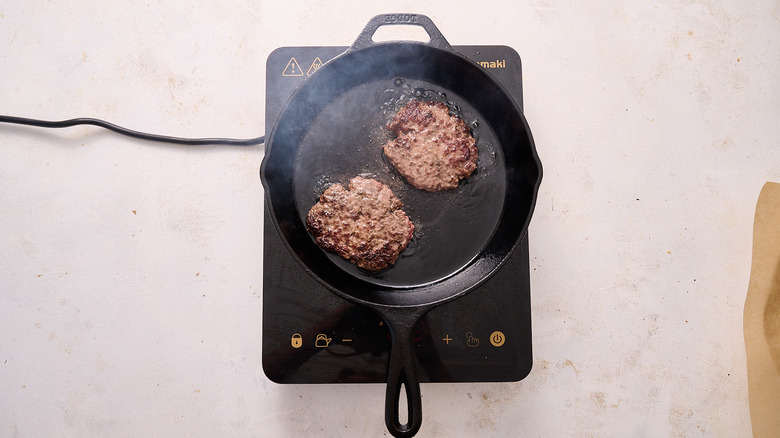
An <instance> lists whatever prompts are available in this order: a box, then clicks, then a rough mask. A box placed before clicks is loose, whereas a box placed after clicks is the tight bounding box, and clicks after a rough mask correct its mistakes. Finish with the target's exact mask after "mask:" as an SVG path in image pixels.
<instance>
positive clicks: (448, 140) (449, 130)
mask: <svg viewBox="0 0 780 438" xmlns="http://www.w3.org/2000/svg"><path fill="white" fill-rule="evenodd" d="M387 129H389V130H390V131H392V132H394V133H395V135H396V138H395V139H394V140H391V141H389V142H387V143H386V144H385V146H384V152H385V156H386V157H387V159H388V160H389V161H390V163H391V164H392V165H393V166H394V167H395V168H396V169H397V170H398V172H399V173H400V174H401V175H403V177H404V178H405V179H406V180H407V181H408V182H409V184H411V185H413V186H415V187H417V188H418V189H421V190H427V191H429V192H435V191H439V190H445V189H452V188H455V187H457V186H458V183H459V182H460V180H461V179H465V178H468V177H469V176H471V174H472V173H474V170H475V169H476V168H477V159H478V155H479V154H478V151H477V148H476V146H475V144H476V141H475V140H474V137H472V136H471V132H470V131H469V128H468V126H466V123H465V122H463V120H461V119H459V118H457V117H455V116H451V115H450V114H449V110H448V109H447V106H446V105H444V104H443V103H441V102H421V101H419V100H412V101H411V102H409V103H408V104H406V106H404V107H403V108H401V110H400V111H399V112H398V113H397V114H396V115H395V117H393V120H391V121H390V123H388V125H387Z"/></svg>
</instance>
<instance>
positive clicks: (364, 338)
mask: <svg viewBox="0 0 780 438" xmlns="http://www.w3.org/2000/svg"><path fill="white" fill-rule="evenodd" d="M454 48H455V50H457V51H459V52H460V53H462V54H464V55H465V56H468V57H469V58H471V59H473V60H474V61H476V62H477V63H479V64H480V65H481V66H482V67H483V68H485V69H487V70H488V71H489V72H490V73H492V74H493V76H494V77H495V78H496V79H498V80H499V81H500V82H501V83H502V84H503V85H504V86H505V87H506V88H507V90H508V91H509V92H510V94H512V95H513V96H514V97H515V100H516V101H517V102H518V104H520V105H521V107H522V78H521V65H520V57H519V55H518V54H517V52H515V51H514V50H513V49H511V48H509V47H506V46H455V47H454ZM346 49H347V47H283V48H280V49H277V50H275V51H274V52H273V53H271V55H270V56H269V57H268V60H267V63H266V75H267V76H266V82H267V86H266V127H267V128H266V129H268V127H271V126H273V124H274V122H275V121H276V118H277V117H278V115H279V114H280V112H281V110H282V108H283V107H284V104H285V102H287V100H288V99H289V97H290V96H291V95H292V93H293V92H294V91H295V89H296V88H297V87H298V86H299V85H300V84H301V83H302V82H303V81H305V80H306V78H307V77H308V76H311V75H312V74H313V73H314V72H315V71H316V70H317V69H319V68H321V67H322V65H323V64H325V63H326V62H327V61H328V60H330V59H332V58H333V57H335V56H338V55H339V54H341V53H343V52H344V51H345V50H346ZM264 226H265V234H264V261H263V346H262V349H263V369H264V371H265V373H266V375H267V376H268V378H270V379H271V380H273V381H274V382H277V383H361V382H362V383H381V382H385V380H386V378H385V373H386V368H387V359H388V353H389V351H390V336H389V333H388V331H387V328H386V327H385V326H384V324H383V322H382V320H381V319H380V318H379V316H378V315H376V314H375V313H374V312H373V311H371V310H368V309H365V308H363V307H360V306H357V305H355V304H352V303H351V302H349V301H346V300H344V299H342V298H340V297H339V296H337V295H335V294H334V293H333V292H331V291H330V290H328V289H327V288H325V287H324V286H323V285H321V284H320V283H319V282H317V281H316V280H315V279H314V278H312V277H311V276H310V275H309V274H308V273H307V272H306V271H305V270H304V269H303V268H302V267H301V266H300V265H299V264H298V262H297V261H296V260H295V259H294V257H293V256H292V255H291V254H290V252H289V251H288V249H287V248H286V247H285V245H284V243H283V242H282V241H281V239H280V237H279V235H278V234H277V232H276V230H275V229H274V226H273V222H272V220H271V217H270V215H269V212H268V207H267V205H266V207H265V224H264ZM518 226H520V224H518ZM414 343H415V352H416V356H417V361H418V372H419V378H420V381H421V382H511V381H517V380H521V379H523V378H524V377H525V376H527V375H528V373H529V372H530V371H531V366H532V356H531V307H530V286H529V256H528V240H527V235H526V236H525V237H524V238H523V241H522V242H521V243H520V245H519V246H518V248H517V250H516V251H515V253H514V254H513V255H512V256H511V258H510V259H509V260H508V261H507V263H506V264H505V265H504V266H503V267H502V268H501V269H500V270H499V271H498V272H497V273H496V274H495V275H494V276H493V277H491V278H490V279H489V280H488V281H486V282H485V283H484V284H483V285H482V286H480V287H479V288H477V289H475V290H474V291H472V292H471V293H468V294H466V295H465V296H463V297H461V298H459V299H456V300H454V301H451V302H449V303H446V304H444V305H441V306H438V307H436V308H434V309H433V310H431V311H430V312H429V313H428V314H427V315H426V316H424V317H423V318H422V319H421V320H420V322H419V323H418V324H417V326H416V327H415V332H414Z"/></svg>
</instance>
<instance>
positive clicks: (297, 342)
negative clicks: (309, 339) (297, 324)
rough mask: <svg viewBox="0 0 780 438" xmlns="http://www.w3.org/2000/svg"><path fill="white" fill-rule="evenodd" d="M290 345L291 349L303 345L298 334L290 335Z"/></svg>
mask: <svg viewBox="0 0 780 438" xmlns="http://www.w3.org/2000/svg"><path fill="white" fill-rule="evenodd" d="M290 345H292V347H293V348H301V345H303V338H302V337H301V334H300V333H294V334H293V335H292V338H290Z"/></svg>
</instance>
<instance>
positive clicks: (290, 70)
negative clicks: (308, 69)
mask: <svg viewBox="0 0 780 438" xmlns="http://www.w3.org/2000/svg"><path fill="white" fill-rule="evenodd" d="M282 76H303V70H302V69H301V66H300V65H298V61H296V60H295V58H290V61H289V62H287V66H286V67H285V68H284V71H283V72H282Z"/></svg>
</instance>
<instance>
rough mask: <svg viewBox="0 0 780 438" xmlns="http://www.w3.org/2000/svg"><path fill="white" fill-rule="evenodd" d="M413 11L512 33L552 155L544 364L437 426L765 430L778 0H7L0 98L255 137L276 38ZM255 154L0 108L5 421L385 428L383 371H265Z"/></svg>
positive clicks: (466, 388)
mask: <svg viewBox="0 0 780 438" xmlns="http://www.w3.org/2000/svg"><path fill="white" fill-rule="evenodd" d="M396 11H415V12H420V13H425V14H427V15H429V16H430V17H431V18H432V19H433V20H434V22H435V23H436V24H437V25H438V26H439V28H440V30H441V32H442V33H443V34H444V36H445V37H446V38H448V40H449V41H450V42H451V43H452V44H502V45H508V46H511V47H513V48H514V49H515V50H517V51H518V52H519V53H520V55H521V57H522V59H523V62H524V65H523V69H524V80H525V98H526V100H525V105H526V115H527V118H528V120H529V123H530V125H531V127H532V130H533V133H534V136H535V139H536V142H537V145H538V149H539V154H540V156H541V159H542V162H543V164H544V168H545V175H544V180H543V183H542V188H541V192H540V196H539V200H538V204H537V210H536V213H535V216H534V218H533V221H532V224H531V227H530V245H531V248H530V252H531V269H532V271H531V273H532V274H531V275H532V277H531V285H532V305H533V330H534V346H533V348H534V361H535V364H534V369H533V371H532V372H531V374H530V375H529V376H528V377H527V378H526V379H525V380H523V381H522V382H519V383H511V384H458V385H449V384H437V385H423V387H422V391H423V401H424V415H425V418H424V423H423V428H422V430H421V433H420V435H419V436H422V437H425V436H428V437H433V436H475V437H476V436H481V437H492V436H530V437H559V436H597V437H609V436H686V437H690V436H723V437H745V436H750V433H751V425H750V416H749V410H748V391H747V376H746V364H745V346H744V341H743V335H742V310H743V303H744V301H745V294H746V290H747V285H748V280H749V274H750V265H751V241H752V240H751V239H752V223H753V212H754V209H755V205H756V200H757V197H758V193H759V190H760V189H761V187H762V185H763V184H764V182H765V181H767V180H775V181H778V180H780V165H779V164H778V163H780V144H778V143H779V140H778V138H780V111H779V110H780V90H779V89H778V86H777V78H778V77H779V76H780V53H779V49H780V9H779V7H778V3H777V2H776V1H772V0H764V1H747V2H730V1H714V0H713V1H701V2H689V1H682V2H681V1H659V2H644V1H631V2H624V1H607V2H591V1H575V2H564V1H556V0H531V1H522V2H514V1H512V2H510V1H505V2H492V3H491V2H488V3H480V5H479V6H476V4H475V3H474V2H466V1H460V0H457V1H456V0H453V1H447V2H442V1H429V2H412V1H400V2H394V3H393V5H392V6H388V4H387V2H360V3H353V2H346V1H339V0H331V1H285V2H267V1H259V0H255V1H241V0H239V1H232V0H227V1H223V2H210V3H208V2H207V3H204V4H193V3H190V2H180V1H169V2H157V1H149V2H105V1H92V0H86V1H80V2H71V1H62V0H53V1H38V0H32V1H24V2H4V3H3V4H2V5H0V72H1V73H0V75H2V80H1V81H0V112H2V113H3V114H11V115H19V116H30V117H39V118H52V119H62V118H69V117H75V116H94V117H100V118H105V119H108V120H110V121H113V122H115V123H118V124H122V125H126V126H129V127H132V128H135V129H139V130H146V131H151V132H156V133H162V134H170V135H181V136H233V137H252V136H256V135H259V134H262V133H264V132H265V131H266V130H267V129H268V127H266V126H263V120H264V115H265V114H264V87H265V60H266V57H267V56H268V54H269V53H270V52H271V51H272V50H273V49H275V48H277V47H280V46H292V45H348V44H350V43H351V42H352V41H353V40H354V38H355V37H356V36H357V34H358V33H359V32H360V30H361V29H362V28H363V26H364V24H365V23H366V22H367V20H368V19H369V18H370V17H372V16H373V15H375V14H378V13H382V12H396ZM261 159H262V148H254V149H240V148H231V147H204V148H186V147H177V146H168V145H159V144H150V143H145V142H141V141H137V140H133V139H129V138H123V137H119V136H117V135H115V134H112V133H109V132H104V131H101V130H97V129H95V128H89V127H79V128H72V129H68V130H65V131H56V132H54V131H42V130H36V129H30V128H23V127H9V126H0V247H1V248H2V251H0V436H21V437H40V436H203V437H213V436H231V437H243V436H247V437H248V436H263V437H265V436H267V437H278V436H325V437H335V436H352V437H362V436H383V434H384V426H383V423H382V419H381V416H382V415H381V412H382V402H383V393H384V392H383V391H384V389H383V387H382V386H381V385H368V386H335V385H322V386H280V385H276V384H273V383H271V382H269V381H268V379H267V378H266V377H265V376H264V375H263V372H262V369H261V358H260V345H261V330H260V326H261V320H260V317H261V302H262V290H261V288H262V275H261V266H262V250H261V248H262V244H263V242H262V194H263V193H262V187H261V184H260V181H259V178H258V168H259V165H260V161H261Z"/></svg>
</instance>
